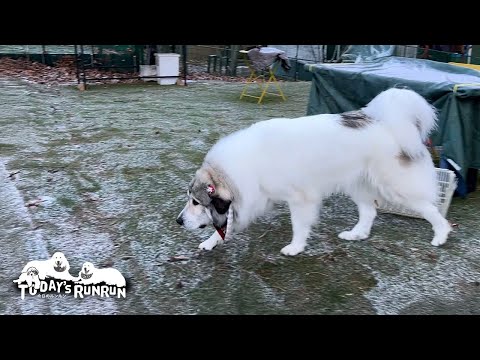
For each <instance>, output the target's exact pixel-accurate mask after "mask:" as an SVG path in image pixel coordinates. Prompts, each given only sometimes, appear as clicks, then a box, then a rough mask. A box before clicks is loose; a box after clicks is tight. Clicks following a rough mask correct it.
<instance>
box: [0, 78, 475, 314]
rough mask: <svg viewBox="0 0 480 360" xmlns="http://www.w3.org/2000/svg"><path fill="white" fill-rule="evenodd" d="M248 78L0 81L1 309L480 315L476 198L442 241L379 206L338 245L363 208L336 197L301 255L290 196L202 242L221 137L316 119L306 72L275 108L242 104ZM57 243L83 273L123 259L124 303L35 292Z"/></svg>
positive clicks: (462, 207) (455, 212)
mask: <svg viewBox="0 0 480 360" xmlns="http://www.w3.org/2000/svg"><path fill="white" fill-rule="evenodd" d="M243 86H244V85H243V84H241V83H225V82H213V81H197V82H192V83H190V84H189V86H186V87H183V86H160V85H157V84H156V83H140V84H126V85H121V84H115V85H96V86H91V87H90V88H89V89H88V90H87V91H83V92H81V91H79V90H77V88H76V87H74V86H60V85H55V86H45V85H42V84H35V83H27V82H25V81H23V80H20V79H15V78H12V77H1V78H0V88H1V89H2V91H0V126H1V127H0V129H1V131H0V199H2V201H1V202H0V239H1V241H0V313H1V314H479V313H480V300H479V299H480V296H479V295H480V286H479V285H480V276H479V270H480V263H479V259H480V256H479V255H480V251H479V249H480V232H479V231H478V224H479V222H480V195H479V193H472V194H470V196H469V197H468V198H467V199H459V198H454V200H453V202H452V205H451V207H450V211H449V213H448V219H449V220H450V221H452V222H454V223H457V224H458V225H459V226H458V227H456V228H455V231H454V232H453V233H452V234H451V236H450V239H449V241H448V242H447V244H446V245H445V246H443V247H441V248H435V247H433V246H431V245H430V240H431V238H432V235H433V234H432V230H431V228H430V225H429V224H428V223H427V222H426V221H425V220H420V219H412V218H406V217H400V216H396V215H392V214H380V215H379V216H378V218H377V219H376V221H375V225H374V228H373V231H372V235H371V237H370V238H369V239H368V240H366V241H360V242H348V241H343V240H340V239H338V238H337V234H338V233H340V232H341V231H343V230H345V229H348V228H350V227H351V226H353V225H354V224H355V222H356V220H357V213H356V209H355V207H354V206H353V203H352V202H351V201H350V200H349V199H346V198H344V197H341V196H334V197H331V198H329V199H327V200H326V201H325V206H324V211H323V214H322V216H321V219H320V220H319V222H318V223H317V225H316V226H315V228H314V233H313V235H312V237H311V239H310V241H309V246H308V247H307V250H306V251H305V252H304V253H302V254H301V255H298V256H296V257H288V258H287V257H285V256H282V255H281V254H280V249H281V248H282V247H283V246H285V245H286V244H287V243H288V242H290V237H291V228H290V222H289V217H288V212H287V209H286V208H285V206H282V205H279V206H277V207H276V208H275V209H274V211H273V213H271V214H269V215H267V216H265V217H264V218H262V219H259V220H258V221H257V222H256V223H255V224H254V225H253V226H251V227H250V228H249V229H248V230H247V231H245V232H243V233H241V234H238V235H237V236H235V240H234V241H232V242H230V243H227V244H225V245H223V246H220V247H218V248H216V249H214V250H213V251H211V252H200V251H198V250H197V246H198V244H199V243H200V242H202V241H203V240H205V239H207V238H208V237H209V236H210V235H211V233H212V229H204V230H199V231H196V232H188V231H186V230H184V229H182V228H181V227H180V226H179V225H178V224H177V223H176V222H175V218H176V216H177V214H178V213H179V211H180V210H181V209H182V207H183V205H184V202H185V200H186V189H187V185H188V183H189V181H190V180H191V178H192V176H193V173H194V171H195V170H196V168H197V167H198V166H199V165H200V164H201V162H202V159H203V156H204V154H205V153H206V151H208V149H209V147H210V146H211V145H212V144H213V143H214V142H215V141H216V140H217V139H218V138H219V137H221V136H222V135H225V134H227V133H230V132H232V131H234V130H237V129H240V128H243V127H246V126H248V125H250V124H252V123H254V122H255V121H258V120H263V119H268V118H271V117H277V116H282V117H296V116H301V115H304V114H305V113H306V106H307V101H308V94H309V89H310V83H308V82H296V83H294V82H288V83H282V86H283V88H284V91H285V94H286V96H287V101H285V102H283V101H282V100H281V99H279V98H274V97H270V98H267V99H266V101H265V103H264V104H262V105H257V104H256V103H255V101H254V100H253V99H252V100H248V99H247V100H239V95H240V93H241V91H242V87H243ZM55 251H62V252H63V253H64V254H65V255H66V257H67V259H68V260H69V262H70V265H71V269H70V273H71V274H72V275H77V274H78V272H79V271H80V267H81V264H83V262H85V261H90V262H92V263H93V264H95V265H97V266H98V267H114V268H116V269H118V270H119V271H120V272H121V273H122V274H123V275H124V276H125V278H127V281H128V290H127V295H126V297H125V298H120V299H119V298H114V297H110V298H101V297H98V296H97V297H94V296H90V297H85V298H84V299H78V298H73V297H72V296H68V297H65V298H48V299H47V298H42V297H40V296H26V298H25V299H24V300H22V299H21V298H20V292H19V290H18V289H17V288H16V286H15V285H14V284H13V280H14V279H16V278H17V277H18V276H19V274H20V271H21V269H22V268H23V266H24V265H25V264H26V263H27V262H28V261H30V260H41V259H47V258H49V257H50V256H51V255H52V254H53V253H54V252H55ZM178 256H182V257H183V258H176V260H179V261H171V260H172V257H178ZM180 259H181V260H180ZM174 260H175V259H174Z"/></svg>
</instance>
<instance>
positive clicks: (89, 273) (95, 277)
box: [78, 261, 126, 287]
mask: <svg viewBox="0 0 480 360" xmlns="http://www.w3.org/2000/svg"><path fill="white" fill-rule="evenodd" d="M78 282H80V283H81V284H85V285H88V284H99V283H101V282H105V284H107V285H116V286H119V287H122V286H125V285H126V281H125V278H124V277H123V275H122V274H121V273H120V271H118V270H117V269H114V268H96V267H95V266H94V265H93V264H92V263H91V262H88V261H87V262H85V263H84V264H83V265H82V270H80V272H79V273H78Z"/></svg>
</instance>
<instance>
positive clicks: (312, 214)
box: [280, 202, 318, 256]
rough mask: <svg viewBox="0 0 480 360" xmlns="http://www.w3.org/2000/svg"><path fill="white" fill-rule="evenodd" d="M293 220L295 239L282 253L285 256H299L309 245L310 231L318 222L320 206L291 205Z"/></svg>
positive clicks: (308, 204)
mask: <svg viewBox="0 0 480 360" xmlns="http://www.w3.org/2000/svg"><path fill="white" fill-rule="evenodd" d="M288 205H289V207H290V214H291V218H292V229H293V239H292V242H291V243H290V244H289V245H287V246H285V247H284V248H283V249H282V250H280V251H281V253H282V254H283V255H291V256H293V255H297V254H298V253H300V252H302V251H303V250H304V249H305V246H306V245H307V238H308V236H309V235H310V229H311V228H312V225H313V223H314V222H315V221H316V220H317V215H318V205H317V204H315V203H298V202H296V203H289V204H288Z"/></svg>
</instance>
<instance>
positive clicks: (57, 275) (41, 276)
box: [14, 252, 75, 289]
mask: <svg viewBox="0 0 480 360" xmlns="http://www.w3.org/2000/svg"><path fill="white" fill-rule="evenodd" d="M34 269H36V270H37V271H36V274H35V272H34V271H33V270H34ZM69 270H70V264H69V263H68V260H67V258H66V257H65V255H64V254H63V253H62V252H56V253H55V254H53V255H52V257H51V258H50V259H48V260H33V261H29V262H28V263H27V265H25V266H24V267H23V270H22V273H21V274H20V276H19V278H18V279H17V280H14V282H16V283H22V282H24V281H26V282H27V284H28V286H29V287H30V286H31V285H32V283H33V284H34V285H35V288H36V289H38V288H39V286H40V281H39V280H45V278H46V277H47V276H48V277H51V278H53V279H58V280H75V278H74V277H73V276H71V275H70V273H69Z"/></svg>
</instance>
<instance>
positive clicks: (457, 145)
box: [305, 56, 480, 179]
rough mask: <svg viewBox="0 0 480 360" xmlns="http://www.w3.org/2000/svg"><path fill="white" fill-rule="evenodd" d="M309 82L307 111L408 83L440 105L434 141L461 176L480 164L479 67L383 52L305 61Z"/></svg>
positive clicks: (335, 107) (353, 104)
mask: <svg viewBox="0 0 480 360" xmlns="http://www.w3.org/2000/svg"><path fill="white" fill-rule="evenodd" d="M305 69H306V70H308V71H309V72H311V73H312V87H311V90H310V98H309V102H308V107H307V115H314V114H323V113H339V112H344V111H350V110H355V109H358V108H360V107H363V106H365V105H366V104H367V103H368V102H369V101H370V100H372V99H373V98H374V97H375V96H376V95H378V94H379V93H380V92H382V91H383V90H386V89H388V88H390V87H394V86H396V87H407V88H409V89H412V90H414V91H416V92H418V93H419V94H420V95H422V96H423V97H425V98H426V99H427V100H428V101H429V102H430V103H431V104H432V105H434V106H435V107H436V108H437V109H438V111H439V122H438V128H437V130H435V131H434V133H432V136H431V138H432V141H433V144H434V145H437V146H443V156H444V157H445V158H450V159H452V160H453V161H454V162H455V163H457V164H458V165H459V166H460V167H461V169H460V171H459V173H460V175H461V176H462V177H463V178H464V179H465V178H466V175H467V171H468V169H469V168H474V169H479V168H480V72H479V71H476V70H473V69H469V68H464V67H460V66H456V65H451V64H447V63H440V62H435V61H430V60H420V59H410V58H403V57H395V56H391V57H385V58H380V59H377V60H374V61H371V62H364V63H339V64H308V65H305Z"/></svg>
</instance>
